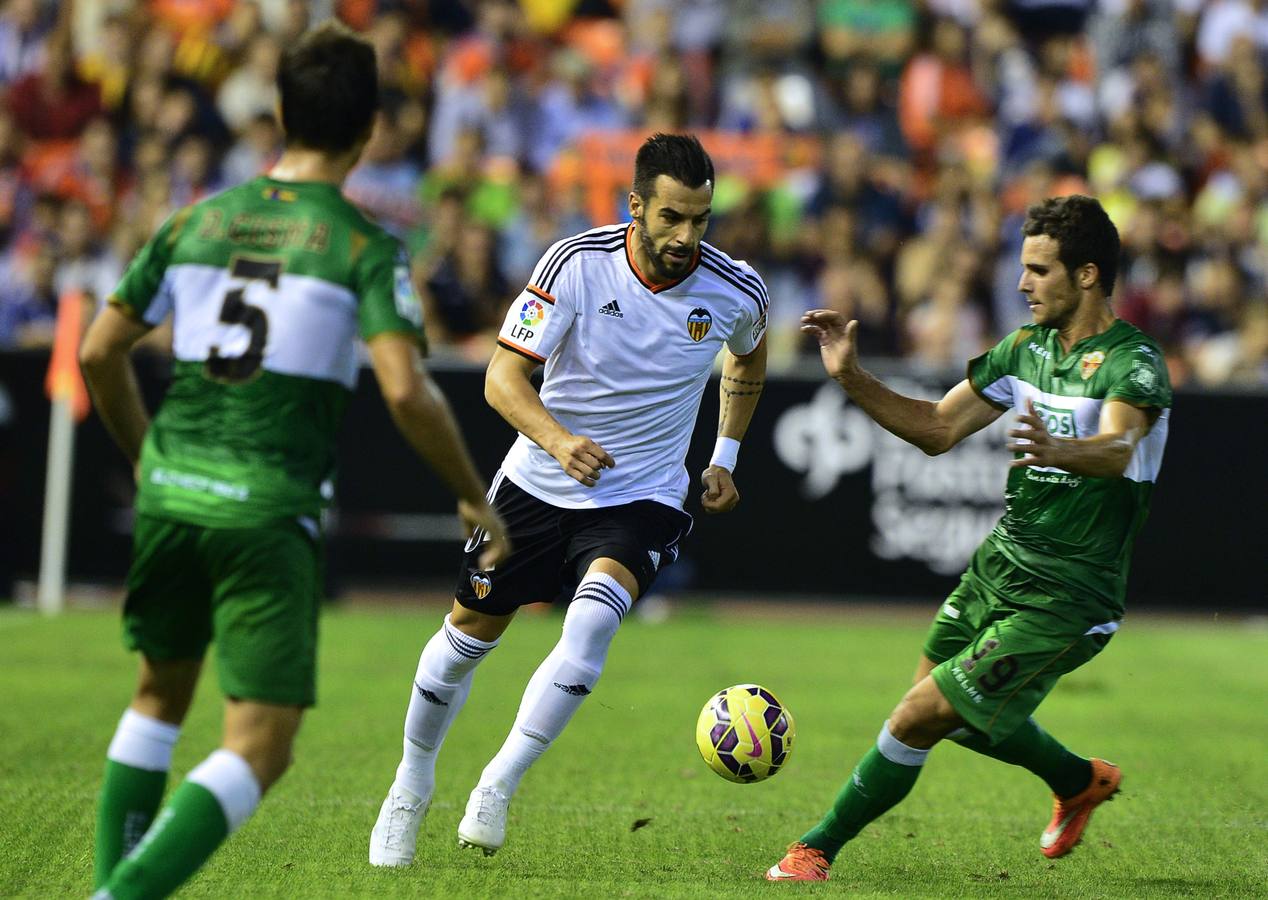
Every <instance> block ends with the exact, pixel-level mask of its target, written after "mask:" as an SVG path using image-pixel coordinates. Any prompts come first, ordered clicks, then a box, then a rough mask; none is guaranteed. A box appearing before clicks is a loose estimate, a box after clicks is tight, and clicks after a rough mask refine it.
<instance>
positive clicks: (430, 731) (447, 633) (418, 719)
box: [396, 616, 498, 798]
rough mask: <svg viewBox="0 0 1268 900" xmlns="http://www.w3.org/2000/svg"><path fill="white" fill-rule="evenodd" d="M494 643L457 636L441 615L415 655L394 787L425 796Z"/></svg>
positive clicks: (430, 789)
mask: <svg viewBox="0 0 1268 900" xmlns="http://www.w3.org/2000/svg"><path fill="white" fill-rule="evenodd" d="M497 644H498V642H497V641H481V640H477V639H476V638H473V637H471V636H470V635H467V634H463V633H462V632H461V631H459V630H458V629H457V628H456V627H454V625H453V624H452V623H451V622H450V621H449V616H445V622H444V624H443V625H442V626H441V628H440V630H439V631H437V632H436V633H435V634H434V635H432V639H431V640H430V641H428V642H427V646H426V647H424V648H423V652H422V653H421V654H420V655H419V657H418V670H417V671H416V672H415V674H414V684H413V686H412V687H411V689H410V697H409V709H408V710H406V712H405V741H404V753H403V754H402V756H401V764H400V765H399V766H397V769H396V784H397V786H398V787H400V788H404V789H405V790H406V791H409V792H410V793H411V794H414V795H415V796H417V797H419V798H424V797H430V796H431V793H432V789H433V788H434V786H435V781H436V754H437V753H439V752H440V745H441V744H442V743H444V740H445V734H446V733H447V732H448V731H449V726H450V725H451V724H453V720H454V717H455V716H457V715H458V711H459V710H460V709H462V704H463V703H465V702H466V700H467V694H468V693H469V692H470V691H471V682H472V680H473V679H474V678H475V668H476V666H477V665H479V664H480V661H481V660H482V659H484V657H485V655H487V654H488V652H489V651H490V650H492V649H493V648H494V647H496V646H497Z"/></svg>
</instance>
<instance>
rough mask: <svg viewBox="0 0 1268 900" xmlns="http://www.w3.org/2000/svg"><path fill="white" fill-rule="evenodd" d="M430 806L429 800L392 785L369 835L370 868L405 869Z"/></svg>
mask: <svg viewBox="0 0 1268 900" xmlns="http://www.w3.org/2000/svg"><path fill="white" fill-rule="evenodd" d="M430 803H431V798H430V797H419V796H417V795H415V794H411V793H410V792H409V791H407V790H405V789H403V788H399V787H397V786H396V783H395V782H393V783H392V788H391V790H389V791H388V792H387V797H386V798H385V799H384V800H383V806H382V807H380V809H379V819H378V821H377V822H375V823H374V829H373V830H372V831H371V832H370V865H372V866H408V865H409V864H410V863H412V862H413V861H414V848H415V845H416V844H417V843H418V826H419V825H421V824H422V823H423V817H424V816H426V815H427V807H428V805H429V804H430Z"/></svg>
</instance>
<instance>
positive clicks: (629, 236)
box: [625, 222, 700, 294]
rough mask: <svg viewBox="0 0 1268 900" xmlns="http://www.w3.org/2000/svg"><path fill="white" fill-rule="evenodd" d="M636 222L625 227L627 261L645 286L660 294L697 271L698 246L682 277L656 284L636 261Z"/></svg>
mask: <svg viewBox="0 0 1268 900" xmlns="http://www.w3.org/2000/svg"><path fill="white" fill-rule="evenodd" d="M633 241H634V223H633V222H631V223H630V224H629V225H628V226H626V228H625V261H626V262H627V263H629V264H630V271H631V272H633V273H634V277H635V278H637V279H638V280H639V281H640V282H642V284H643V287H645V288H647V289H648V290H649V291H651V292H652V293H653V294H659V293H660V292H661V291H667V290H669V289H670V288H671V287H676V286H677V285H680V284H682V283H683V282H684V281H686V280H687V279H688V278H690V277H691V275H692V274H693V273H694V272H695V271H696V267H697V266H699V265H700V248H699V247H696V255H695V256H693V257H692V258H691V268H690V269H688V270H687V271H686V272H684V273H683V275H682V277H681V278H675V279H674V280H673V281H667V282H665V283H664V284H656V283H655V282H653V281H651V280H650V279H649V278H648V277H647V276H646V275H644V274H643V273H642V272H641V271H640V270H639V268H638V263H636V262H635V261H634V245H633Z"/></svg>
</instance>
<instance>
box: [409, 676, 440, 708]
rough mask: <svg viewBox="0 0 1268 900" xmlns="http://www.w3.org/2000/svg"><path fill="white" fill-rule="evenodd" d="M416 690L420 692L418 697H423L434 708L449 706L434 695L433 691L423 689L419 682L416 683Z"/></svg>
mask: <svg viewBox="0 0 1268 900" xmlns="http://www.w3.org/2000/svg"><path fill="white" fill-rule="evenodd" d="M414 690H416V691H418V696H420V697H422V698H423V699H424V700H426V701H427V702H428V703H431V704H432V705H434V706H448V705H449V704H448V703H446V702H445V701H444V700H441V699H440V698H439V697H437V696H436V695H435V694H433V693H432V692H431V691H429V690H427V688H425V687H423V686H422V685H421V684H419V683H418V682H417V681H415V682H414Z"/></svg>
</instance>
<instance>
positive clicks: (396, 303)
mask: <svg viewBox="0 0 1268 900" xmlns="http://www.w3.org/2000/svg"><path fill="white" fill-rule="evenodd" d="M111 302H112V303H114V304H115V305H116V306H118V307H120V308H122V309H123V310H124V311H125V312H126V313H128V314H129V315H131V316H132V317H134V318H136V319H138V320H140V321H143V322H145V323H148V324H150V325H157V324H159V323H160V322H162V321H163V320H164V319H165V318H166V317H167V315H168V314H169V313H170V314H171V315H172V316H173V340H172V353H173V357H174V359H173V364H172V370H173V371H172V383H171V386H170V388H169V389H168V391H167V395H166V397H165V398H164V400H163V403H162V406H161V407H160V409H159V411H158V413H157V415H156V416H155V417H154V420H153V422H152V423H151V426H150V429H149V431H148V432H147V433H146V437H145V444H144V447H143V449H142V453H141V473H140V480H139V489H138V494H137V501H136V509H137V512H138V513H145V514H149V515H153V516H157V517H160V518H167V519H174V520H177V521H182V522H189V523H192V524H195V525H204V526H211V527H252V526H258V525H263V524H267V523H270V522H275V521H278V520H281V519H286V518H289V519H294V518H296V517H313V518H315V517H316V516H317V515H318V514H319V512H320V511H321V508H322V506H323V504H324V502H325V500H327V499H328V498H329V494H330V491H331V485H330V479H331V478H332V476H333V473H334V461H335V434H336V430H337V428H338V425H339V422H340V420H341V418H342V415H343V411H344V407H345V405H346V404H347V399H348V396H349V394H350V392H351V390H352V388H353V387H354V386H355V384H356V378H357V372H358V369H359V363H358V357H357V348H356V338H358V337H360V338H363V339H369V338H372V337H374V336H376V335H379V334H382V333H385V332H398V333H402V334H405V335H408V336H410V337H412V338H414V339H416V340H418V341H419V342H420V344H422V345H423V346H424V347H425V335H424V330H423V318H422V305H421V304H420V302H419V300H418V297H417V295H416V294H415V292H414V289H413V287H412V285H411V283H410V278H409V265H408V260H407V259H406V256H405V253H404V250H403V248H402V247H401V246H400V243H399V242H398V241H397V240H396V239H395V238H393V237H392V236H390V235H389V234H387V232H385V231H383V230H382V229H381V228H379V227H378V226H377V225H375V224H373V223H371V222H369V221H368V220H367V219H365V217H363V216H362V215H361V213H360V212H358V211H357V210H356V208H355V207H353V206H352V205H351V204H350V203H349V202H348V201H347V200H346V199H344V197H343V195H342V194H341V193H340V192H339V189H338V188H337V187H336V186H335V185H333V184H328V183H324V182H289V181H278V180H275V179H271V178H267V177H261V178H256V179H254V180H252V181H249V182H247V183H246V184H243V185H240V186H239V187H236V188H232V189H230V190H228V191H225V192H224V193H221V194H218V195H216V196H214V197H211V198H209V199H207V200H204V201H202V202H200V203H197V204H194V205H192V206H188V207H185V208H184V209H181V210H180V211H178V212H177V213H175V214H174V215H173V216H172V217H171V218H170V219H169V220H168V221H167V222H165V223H164V224H163V226H162V227H161V228H160V229H159V230H158V232H157V233H156V234H155V235H154V237H153V238H151V239H150V241H149V242H148V243H147V244H146V245H145V246H144V247H143V248H142V249H141V251H140V252H139V253H138V254H137V255H136V257H135V258H134V259H133V260H132V263H131V264H130V265H129V266H128V269H127V271H126V272H125V273H124V275H123V278H122V280H121V281H120V283H119V286H118V288H117V289H116V291H115V293H114V295H113V297H112V298H111Z"/></svg>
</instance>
